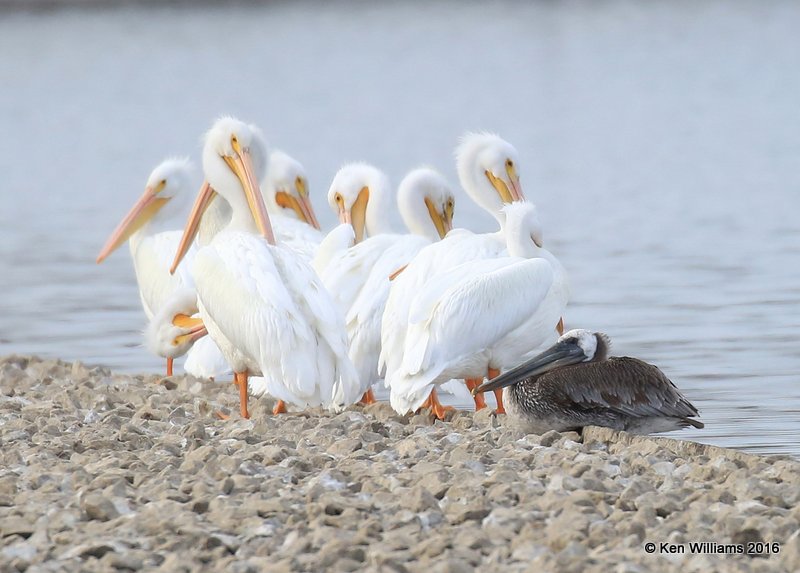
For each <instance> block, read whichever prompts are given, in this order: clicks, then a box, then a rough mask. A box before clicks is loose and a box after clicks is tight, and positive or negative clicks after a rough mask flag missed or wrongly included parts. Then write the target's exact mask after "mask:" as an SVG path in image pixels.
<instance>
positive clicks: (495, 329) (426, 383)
mask: <svg viewBox="0 0 800 573" xmlns="http://www.w3.org/2000/svg"><path fill="white" fill-rule="evenodd" d="M503 211H504V213H505V215H506V220H505V226H504V230H503V234H504V237H505V240H506V244H507V247H508V255H509V256H504V257H496V258H491V259H485V260H473V261H469V262H465V263H462V264H460V265H457V266H455V267H453V268H451V269H449V270H447V271H446V272H443V273H440V274H438V275H437V276H435V277H434V278H432V279H431V280H429V281H427V282H426V283H425V284H424V285H423V286H422V288H421V289H420V290H419V291H418V292H417V293H415V296H414V297H413V300H412V305H411V309H410V312H409V317H408V327H407V334H406V337H405V347H404V349H403V356H402V363H401V364H400V366H399V367H398V368H397V369H396V370H393V371H390V372H387V383H388V385H389V387H390V388H391V396H390V400H391V404H392V407H393V408H394V409H395V410H396V411H397V412H400V413H405V412H407V411H409V410H416V409H417V408H419V407H420V406H422V405H423V403H424V402H426V399H429V398H428V397H429V396H430V394H431V390H432V389H433V388H434V386H436V385H439V384H441V383H443V382H446V381H448V380H450V379H451V378H464V379H482V378H483V375H484V374H485V373H486V372H487V371H490V370H491V371H499V370H500V369H501V368H508V367H511V366H516V365H517V364H519V362H520V361H521V360H522V359H523V358H524V356H525V355H526V354H528V353H530V352H532V351H535V350H536V349H537V348H538V347H539V346H541V345H542V344H543V343H546V342H550V341H551V340H552V339H553V338H555V325H556V323H557V322H558V321H559V319H560V317H561V315H562V313H563V312H564V307H565V305H566V300H565V298H564V296H563V291H564V288H565V276H564V273H563V271H562V269H561V268H560V265H554V264H553V263H552V262H551V261H553V260H554V258H553V257H552V255H550V254H549V253H548V252H547V251H545V250H544V249H542V248H541V241H540V239H539V237H540V235H541V230H540V225H539V219H538V216H537V213H536V208H535V207H534V205H533V204H531V203H526V202H524V201H520V202H517V203H513V204H509V205H506V206H505V207H504V208H503ZM401 276H402V275H401ZM432 405H433V407H434V413H435V414H436V415H437V416H438V417H442V416H443V415H444V410H443V409H442V408H441V407H438V408H437V407H436V405H435V404H432Z"/></svg>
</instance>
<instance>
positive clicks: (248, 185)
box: [171, 117, 275, 272]
mask: <svg viewBox="0 0 800 573" xmlns="http://www.w3.org/2000/svg"><path fill="white" fill-rule="evenodd" d="M266 159H267V145H266V143H265V142H264V137H263V136H262V135H261V131H260V130H259V129H258V128H257V127H255V126H254V125H248V124H246V123H244V122H242V121H239V120H238V119H234V118H232V117H223V118H222V119H219V120H217V121H216V123H214V125H213V126H212V127H211V129H210V130H209V131H208V133H206V137H205V144H204V145H203V173H204V174H205V179H206V180H205V182H204V183H203V186H202V187H201V188H200V192H199V194H198V196H197V199H196V200H195V203H194V206H193V207H192V213H191V215H190V216H189V221H188V222H187V224H186V228H185V229H184V233H183V237H182V238H181V243H180V245H179V246H178V252H177V254H176V255H175V260H174V261H173V263H172V268H171V271H172V272H174V271H175V269H176V268H177V266H178V264H179V263H180V261H181V259H182V258H183V256H184V255H185V254H186V251H188V250H189V245H191V243H192V241H193V240H194V237H195V235H197V231H198V228H199V224H200V219H201V218H202V216H203V214H204V213H205V211H206V209H208V206H209V205H210V204H211V202H212V201H213V200H214V198H215V197H216V195H217V194H219V195H221V196H222V198H223V199H225V200H226V201H227V202H228V205H230V209H231V221H230V227H231V228H234V229H240V230H245V231H249V232H254V233H257V234H260V235H262V236H263V237H264V238H265V239H267V241H269V242H270V243H271V244H275V236H274V235H273V233H272V225H271V224H270V222H269V216H268V215H267V208H266V206H265V205H264V197H263V195H262V194H261V188H260V186H259V184H258V182H259V180H261V179H262V177H263V174H264V168H265V165H266Z"/></svg>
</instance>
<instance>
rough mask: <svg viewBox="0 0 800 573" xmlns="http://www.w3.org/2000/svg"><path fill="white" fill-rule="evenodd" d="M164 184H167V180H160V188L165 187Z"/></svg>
mask: <svg viewBox="0 0 800 573" xmlns="http://www.w3.org/2000/svg"><path fill="white" fill-rule="evenodd" d="M166 184H167V180H166V179H162V180H161V186H162V187H163V186H166Z"/></svg>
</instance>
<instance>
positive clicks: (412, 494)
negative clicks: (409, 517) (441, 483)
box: [401, 485, 439, 513]
mask: <svg viewBox="0 0 800 573" xmlns="http://www.w3.org/2000/svg"><path fill="white" fill-rule="evenodd" d="M401 504H402V506H403V507H405V508H406V509H410V510H411V511H416V512H417V513H420V512H422V511H425V510H427V509H434V508H435V509H438V508H439V500H437V499H436V498H435V497H434V496H433V494H432V493H431V492H429V491H428V490H427V489H425V488H424V487H422V486H420V485H416V486H414V487H413V488H411V490H410V491H408V492H407V493H405V494H403V495H402V497H401Z"/></svg>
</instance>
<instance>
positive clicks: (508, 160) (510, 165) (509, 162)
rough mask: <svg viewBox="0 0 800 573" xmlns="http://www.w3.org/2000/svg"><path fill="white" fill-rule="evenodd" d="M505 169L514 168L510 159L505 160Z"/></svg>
mask: <svg viewBox="0 0 800 573" xmlns="http://www.w3.org/2000/svg"><path fill="white" fill-rule="evenodd" d="M506 167H514V162H513V161H511V160H510V159H506Z"/></svg>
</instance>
